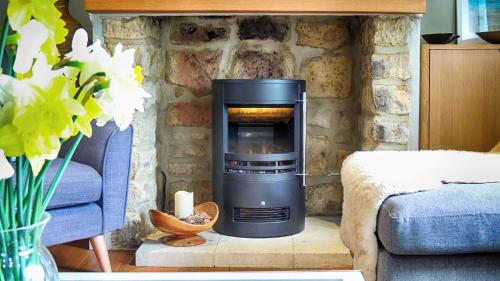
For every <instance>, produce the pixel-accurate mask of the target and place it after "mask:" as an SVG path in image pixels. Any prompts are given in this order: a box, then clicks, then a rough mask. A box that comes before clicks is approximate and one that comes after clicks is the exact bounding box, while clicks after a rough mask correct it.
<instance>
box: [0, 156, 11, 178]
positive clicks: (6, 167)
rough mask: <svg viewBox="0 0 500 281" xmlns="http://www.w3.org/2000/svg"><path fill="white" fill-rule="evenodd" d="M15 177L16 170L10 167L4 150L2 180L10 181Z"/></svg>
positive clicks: (0, 161) (0, 160) (1, 162)
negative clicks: (9, 179)
mask: <svg viewBox="0 0 500 281" xmlns="http://www.w3.org/2000/svg"><path fill="white" fill-rule="evenodd" d="M13 175H14V169H13V168H12V166H11V165H10V163H9V161H7V158H5V154H4V153H3V150H1V149H0V180H3V179H8V178H10V177H12V176H13Z"/></svg>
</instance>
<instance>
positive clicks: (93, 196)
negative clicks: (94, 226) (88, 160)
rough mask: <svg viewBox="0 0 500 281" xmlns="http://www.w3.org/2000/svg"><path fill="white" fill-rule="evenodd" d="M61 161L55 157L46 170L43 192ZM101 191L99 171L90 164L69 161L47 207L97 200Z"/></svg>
mask: <svg viewBox="0 0 500 281" xmlns="http://www.w3.org/2000/svg"><path fill="white" fill-rule="evenodd" d="M61 162H62V159H60V158H57V159H55V160H54V161H53V162H52V165H51V167H50V168H49V170H48V171H47V175H46V178H45V184H44V193H45V192H47V190H48V188H49V185H50V183H51V182H52V179H53V178H54V177H55V174H56V172H57V169H58V168H59V166H60V165H61ZM101 193H102V178H101V176H100V175H99V173H97V171H96V170H94V169H93V168H92V167H90V166H87V165H84V164H80V163H77V162H73V161H71V162H70V163H69V165H68V167H67V168H66V171H65V172H64V174H63V176H62V177H61V180H60V182H59V185H58V186H57V189H56V192H55V193H54V196H53V197H52V200H51V201H50V203H49V206H48V208H47V209H49V210H50V209H55V208H61V207H67V206H75V205H79V204H84V203H91V202H97V201H98V200H99V198H101Z"/></svg>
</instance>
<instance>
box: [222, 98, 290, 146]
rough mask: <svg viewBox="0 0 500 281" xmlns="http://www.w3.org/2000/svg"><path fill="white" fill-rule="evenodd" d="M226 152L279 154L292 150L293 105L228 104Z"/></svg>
mask: <svg viewBox="0 0 500 281" xmlns="http://www.w3.org/2000/svg"><path fill="white" fill-rule="evenodd" d="M228 122H229V126H228V139H229V142H228V152H230V153H237V154H281V153H289V152H293V151H294V108H293V107H229V108H228Z"/></svg>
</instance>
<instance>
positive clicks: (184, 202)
mask: <svg viewBox="0 0 500 281" xmlns="http://www.w3.org/2000/svg"><path fill="white" fill-rule="evenodd" d="M192 214H193V193H192V192H187V191H177V192H176V193H175V217H176V218H185V217H187V216H190V215H192Z"/></svg>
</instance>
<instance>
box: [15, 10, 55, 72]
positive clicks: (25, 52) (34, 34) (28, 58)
mask: <svg viewBox="0 0 500 281" xmlns="http://www.w3.org/2000/svg"><path fill="white" fill-rule="evenodd" d="M18 32H19V35H20V39H19V41H18V46H17V55H16V61H15V62H14V71H15V72H17V73H26V72H28V71H29V70H30V69H31V66H32V65H33V59H34V58H35V57H36V56H37V55H38V54H39V52H40V47H41V46H42V44H43V43H44V42H45V41H46V40H47V37H48V36H49V31H48V30H47V28H45V26H43V24H41V23H40V22H38V21H36V20H31V21H29V22H28V23H27V24H26V25H24V26H22V27H21V28H19V31H18Z"/></svg>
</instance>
